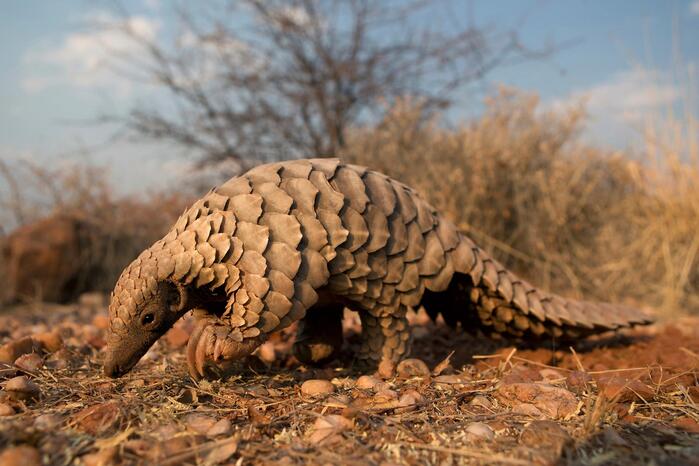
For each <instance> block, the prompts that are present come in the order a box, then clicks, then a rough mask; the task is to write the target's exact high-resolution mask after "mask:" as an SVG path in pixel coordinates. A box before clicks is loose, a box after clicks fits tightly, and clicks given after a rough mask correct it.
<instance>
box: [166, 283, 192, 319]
mask: <svg viewBox="0 0 699 466" xmlns="http://www.w3.org/2000/svg"><path fill="white" fill-rule="evenodd" d="M161 293H163V295H164V298H165V304H166V306H167V309H168V310H169V311H171V312H174V313H177V314H179V313H181V312H182V311H184V310H185V309H186V308H187V307H186V306H187V301H188V300H189V296H188V295H189V293H187V289H186V288H185V287H184V286H182V285H180V284H178V283H174V282H171V281H165V282H163V283H162V284H161Z"/></svg>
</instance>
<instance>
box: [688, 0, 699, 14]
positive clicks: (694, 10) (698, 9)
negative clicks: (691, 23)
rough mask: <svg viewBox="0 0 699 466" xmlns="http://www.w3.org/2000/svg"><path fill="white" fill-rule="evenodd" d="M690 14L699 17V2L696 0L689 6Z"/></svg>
mask: <svg viewBox="0 0 699 466" xmlns="http://www.w3.org/2000/svg"><path fill="white" fill-rule="evenodd" d="M689 12H690V13H691V14H693V15H699V0H694V1H693V2H692V3H690V4H689Z"/></svg>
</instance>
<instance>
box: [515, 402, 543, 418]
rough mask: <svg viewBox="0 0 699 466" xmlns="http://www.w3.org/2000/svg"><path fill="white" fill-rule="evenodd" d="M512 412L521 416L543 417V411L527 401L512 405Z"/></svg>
mask: <svg viewBox="0 0 699 466" xmlns="http://www.w3.org/2000/svg"><path fill="white" fill-rule="evenodd" d="M512 413H513V414H519V415H521V416H529V417H543V416H544V415H543V413H542V412H541V410H540V409H539V408H537V407H536V406H534V405H530V404H529V403H519V404H516V405H514V406H513V407H512Z"/></svg>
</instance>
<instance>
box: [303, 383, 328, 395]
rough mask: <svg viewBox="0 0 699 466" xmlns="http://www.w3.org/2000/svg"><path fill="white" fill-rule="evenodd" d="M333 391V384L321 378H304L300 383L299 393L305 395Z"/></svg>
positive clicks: (325, 393)
mask: <svg viewBox="0 0 699 466" xmlns="http://www.w3.org/2000/svg"><path fill="white" fill-rule="evenodd" d="M334 391H335V386H334V385H333V384H331V383H330V382H328V381H327V380H322V379H311V380H306V381H305V382H304V383H303V384H301V393H302V394H303V395H306V396H323V395H329V394H331V393H333V392H334Z"/></svg>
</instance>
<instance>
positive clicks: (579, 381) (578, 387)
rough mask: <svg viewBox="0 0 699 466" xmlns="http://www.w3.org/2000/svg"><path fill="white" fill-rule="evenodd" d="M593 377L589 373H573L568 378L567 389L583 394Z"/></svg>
mask: <svg viewBox="0 0 699 466" xmlns="http://www.w3.org/2000/svg"><path fill="white" fill-rule="evenodd" d="M591 380H592V377H591V376H590V374H588V373H587V372H582V371H573V372H571V373H570V374H568V376H567V377H566V387H568V390H570V391H572V392H574V393H582V392H583V391H584V390H585V388H586V387H587V384H588V383H589V382H590V381H591Z"/></svg>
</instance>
